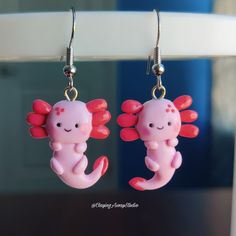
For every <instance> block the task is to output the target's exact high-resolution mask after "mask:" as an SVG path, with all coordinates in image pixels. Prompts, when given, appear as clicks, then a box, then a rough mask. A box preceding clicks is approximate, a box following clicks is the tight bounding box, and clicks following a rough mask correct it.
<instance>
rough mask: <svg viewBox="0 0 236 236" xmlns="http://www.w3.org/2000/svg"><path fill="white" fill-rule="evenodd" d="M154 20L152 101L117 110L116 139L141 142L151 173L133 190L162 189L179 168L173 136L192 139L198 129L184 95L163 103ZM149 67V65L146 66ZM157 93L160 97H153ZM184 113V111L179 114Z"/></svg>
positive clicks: (129, 102)
mask: <svg viewBox="0 0 236 236" xmlns="http://www.w3.org/2000/svg"><path fill="white" fill-rule="evenodd" d="M157 16H158V29H159V30H158V39H157V45H156V47H155V48H154V55H153V58H154V65H153V66H152V71H153V72H154V74H155V76H156V78H157V84H156V85H155V86H154V87H153V89H152V97H153V99H151V100H149V101H147V102H145V103H144V104H141V103H140V102H138V101H135V100H126V101H125V102H123V104H122V106H121V110H122V111H123V112H124V113H123V114H121V115H119V116H118V118H117V122H118V124H119V125H120V126H121V127H122V129H121V131H120V137H121V139H122V140H124V141H127V142H129V141H134V140H137V139H139V138H140V139H141V140H142V141H144V145H145V147H146V148H147V154H146V157H145V164H146V166H147V168H148V169H149V170H151V171H152V172H154V175H153V177H152V178H151V179H149V180H146V179H144V178H142V177H135V178H133V179H131V180H130V181H129V184H130V185H131V186H132V187H133V188H135V189H136V190H140V191H142V190H153V189H158V188H161V187H163V186H164V185H166V184H167V183H168V182H169V181H170V180H171V178H172V177H173V175H174V173H175V170H176V169H178V168H179V167H180V166H181V164H182V156H181V153H180V152H178V151H176V149H175V147H176V146H177V144H178V139H177V136H178V135H179V136H182V137H186V138H194V137H196V136H197V135H198V133H199V129H198V127H196V126H194V125H191V124H183V125H182V122H185V123H191V122H193V121H195V120H196V119H197V117H198V114H197V112H195V111H193V110H184V109H186V108H188V107H190V106H191V104H192V98H191V97H190V96H187V95H184V96H180V97H178V98H177V99H175V100H174V101H173V102H172V101H170V100H168V99H165V98H164V97H165V94H166V89H165V87H164V86H163V85H162V80H161V75H162V74H163V73H164V66H163V65H162V64H161V58H160V49H159V36H160V23H159V22H160V20H159V14H158V13H157ZM149 64H150V63H149ZM157 90H158V91H160V92H161V96H160V97H159V98H157V97H156V94H155V93H156V92H157ZM183 110H184V111H183Z"/></svg>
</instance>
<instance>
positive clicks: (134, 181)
mask: <svg viewBox="0 0 236 236" xmlns="http://www.w3.org/2000/svg"><path fill="white" fill-rule="evenodd" d="M145 181H146V179H144V178H141V177H135V178H133V179H131V180H130V181H129V185H130V186H131V187H133V188H134V189H136V190H139V191H144V190H145V189H144V188H142V187H141V186H139V183H140V182H141V183H143V182H145Z"/></svg>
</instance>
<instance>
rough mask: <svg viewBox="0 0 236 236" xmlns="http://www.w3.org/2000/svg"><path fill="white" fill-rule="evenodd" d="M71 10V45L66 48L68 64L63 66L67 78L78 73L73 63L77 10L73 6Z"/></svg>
mask: <svg viewBox="0 0 236 236" xmlns="http://www.w3.org/2000/svg"><path fill="white" fill-rule="evenodd" d="M71 11H72V30H71V37H70V42H69V46H68V47H67V48H66V65H65V66H64V67H63V72H64V74H65V76H66V77H67V78H72V77H73V76H74V75H75V74H76V67H75V66H74V65H73V60H74V50H73V47H72V43H73V39H74V34H75V22H76V20H75V19H76V12H75V9H74V8H73V7H71Z"/></svg>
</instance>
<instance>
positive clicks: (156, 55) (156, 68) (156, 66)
mask: <svg viewBox="0 0 236 236" xmlns="http://www.w3.org/2000/svg"><path fill="white" fill-rule="evenodd" d="M153 11H154V12H155V13H156V16H157V39H156V44H155V47H154V49H153V66H152V72H153V74H154V75H155V76H156V79H157V82H156V85H155V86H154V87H153V88H152V97H153V98H155V99H156V98H157V97H156V95H155V93H156V90H157V89H158V90H159V91H161V92H162V93H161V96H160V97H159V98H164V97H165V94H166V89H165V87H164V86H163V85H162V79H161V75H162V74H163V73H164V72H165V67H164V65H163V64H161V52H160V35H161V21H160V14H159V11H158V10H156V9H154V10H153ZM150 67H151V56H150V55H149V56H148V63H147V70H146V74H147V75H149V74H150Z"/></svg>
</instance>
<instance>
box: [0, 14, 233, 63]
mask: <svg viewBox="0 0 236 236" xmlns="http://www.w3.org/2000/svg"><path fill="white" fill-rule="evenodd" d="M160 17H161V24H162V28H161V52H162V58H163V59H183V58H203V57H217V56H235V55H236V17H234V16H223V15H214V14H191V13H170V12H161V13H160ZM71 24H72V15H71V12H70V11H68V12H53V13H52V12H50V13H24V14H23V13H19V14H1V15H0V32H1V33H0V35H1V37H0V61H52V60H53V61H58V60H60V57H61V56H62V55H65V48H66V46H67V45H68V42H69V39H70V33H71V27H72V26H71ZM156 34H157V19H156V14H155V13H154V12H118V11H111V12H104V11H98V12H77V18H76V32H75V39H74V42H73V47H74V54H75V60H79V61H91V60H141V59H146V58H147V56H148V54H149V53H150V51H151V50H152V48H153V47H154V45H155V41H156Z"/></svg>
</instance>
